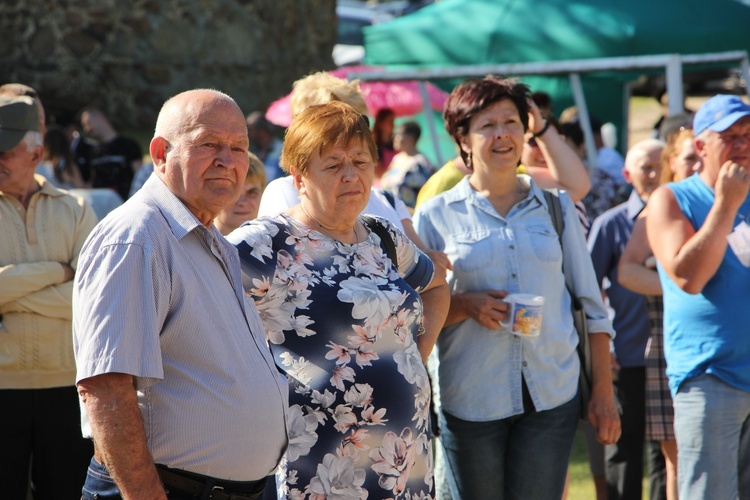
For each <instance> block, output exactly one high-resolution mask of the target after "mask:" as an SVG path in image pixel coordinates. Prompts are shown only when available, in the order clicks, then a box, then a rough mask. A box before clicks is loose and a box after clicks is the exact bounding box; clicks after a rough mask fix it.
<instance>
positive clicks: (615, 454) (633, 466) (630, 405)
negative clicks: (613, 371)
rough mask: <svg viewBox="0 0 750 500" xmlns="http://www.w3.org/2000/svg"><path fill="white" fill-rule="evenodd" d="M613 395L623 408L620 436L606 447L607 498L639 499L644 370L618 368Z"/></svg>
mask: <svg viewBox="0 0 750 500" xmlns="http://www.w3.org/2000/svg"><path fill="white" fill-rule="evenodd" d="M615 392H616V393H617V397H618V398H619V400H620V404H621V405H622V415H621V416H620V422H621V425H622V435H621V436H620V439H619V440H618V441H617V443H615V444H613V445H610V446H607V450H606V456H607V498H609V500H641V497H642V493H643V443H644V440H645V433H646V398H645V392H646V369H645V368H643V367H634V368H621V369H620V371H619V373H618V374H617V380H615Z"/></svg>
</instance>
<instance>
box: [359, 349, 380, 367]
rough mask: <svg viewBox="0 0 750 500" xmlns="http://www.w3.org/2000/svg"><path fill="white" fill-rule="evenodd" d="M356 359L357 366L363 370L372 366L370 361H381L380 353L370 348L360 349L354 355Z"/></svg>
mask: <svg viewBox="0 0 750 500" xmlns="http://www.w3.org/2000/svg"><path fill="white" fill-rule="evenodd" d="M354 359H355V360H356V362H357V365H359V367H360V368H362V367H364V366H372V363H370V361H372V360H374V359H380V356H378V353H377V352H375V351H373V350H372V349H371V348H370V347H359V348H357V351H356V352H355V353H354Z"/></svg>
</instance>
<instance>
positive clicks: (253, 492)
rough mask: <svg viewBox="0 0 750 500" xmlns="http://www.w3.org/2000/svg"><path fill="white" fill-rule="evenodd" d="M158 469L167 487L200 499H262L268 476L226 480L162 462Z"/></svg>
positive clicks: (160, 477) (157, 465) (157, 466)
mask: <svg viewBox="0 0 750 500" xmlns="http://www.w3.org/2000/svg"><path fill="white" fill-rule="evenodd" d="M156 470H157V472H158V473H159V479H161V482H162V484H164V488H165V489H167V490H172V491H174V492H179V493H187V494H188V495H192V496H193V497H195V498H196V499H200V500H245V499H251V500H254V499H260V498H261V497H262V495H263V488H264V487H265V486H266V478H263V479H260V480H258V481H226V480H223V479H216V478H213V477H210V476H204V475H202V474H196V473H195V472H188V471H184V470H180V469H170V468H169V467H167V466H165V465H161V464H156ZM167 493H169V491H167Z"/></svg>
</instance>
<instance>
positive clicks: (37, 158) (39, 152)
mask: <svg viewBox="0 0 750 500" xmlns="http://www.w3.org/2000/svg"><path fill="white" fill-rule="evenodd" d="M42 158H44V147H43V146H37V147H35V148H34V151H32V152H31V161H32V162H33V163H34V168H36V166H37V165H39V163H40V162H41V161H42Z"/></svg>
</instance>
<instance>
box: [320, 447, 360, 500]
mask: <svg viewBox="0 0 750 500" xmlns="http://www.w3.org/2000/svg"><path fill="white" fill-rule="evenodd" d="M364 483H365V471H364V470H362V469H355V468H354V459H353V458H352V457H348V456H343V457H336V456H334V455H333V454H331V453H328V454H326V456H325V457H323V463H321V464H318V468H317V474H316V475H315V477H314V478H312V480H311V481H310V499H311V500H353V499H365V498H367V495H368V493H367V490H366V489H364V488H362V485H363V484H364Z"/></svg>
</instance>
